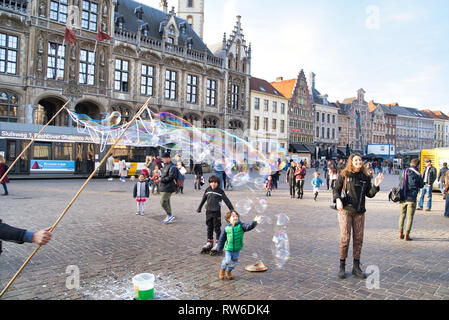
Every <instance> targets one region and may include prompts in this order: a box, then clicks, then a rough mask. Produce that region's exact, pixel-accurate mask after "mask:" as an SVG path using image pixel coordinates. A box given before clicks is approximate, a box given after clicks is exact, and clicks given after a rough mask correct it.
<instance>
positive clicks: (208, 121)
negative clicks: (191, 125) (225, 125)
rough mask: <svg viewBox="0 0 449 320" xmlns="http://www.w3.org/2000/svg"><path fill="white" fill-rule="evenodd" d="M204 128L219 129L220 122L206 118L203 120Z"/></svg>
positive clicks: (212, 118)
mask: <svg viewBox="0 0 449 320" xmlns="http://www.w3.org/2000/svg"><path fill="white" fill-rule="evenodd" d="M203 127H204V128H218V120H217V118H214V117H206V118H204V119H203Z"/></svg>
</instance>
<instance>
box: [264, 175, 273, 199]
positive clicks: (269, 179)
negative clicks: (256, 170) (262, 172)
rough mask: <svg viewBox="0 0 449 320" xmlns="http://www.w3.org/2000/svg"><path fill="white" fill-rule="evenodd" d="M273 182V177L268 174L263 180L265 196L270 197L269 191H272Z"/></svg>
mask: <svg viewBox="0 0 449 320" xmlns="http://www.w3.org/2000/svg"><path fill="white" fill-rule="evenodd" d="M273 187H274V183H273V177H272V176H268V177H267V180H265V190H266V191H267V192H266V193H265V196H267V197H271V191H273Z"/></svg>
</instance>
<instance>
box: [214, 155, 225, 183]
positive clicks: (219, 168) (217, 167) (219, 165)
mask: <svg viewBox="0 0 449 320" xmlns="http://www.w3.org/2000/svg"><path fill="white" fill-rule="evenodd" d="M214 174H215V175H216V176H217V177H219V178H220V185H219V187H220V189H223V176H224V174H225V170H224V161H223V159H217V160H215V162H214Z"/></svg>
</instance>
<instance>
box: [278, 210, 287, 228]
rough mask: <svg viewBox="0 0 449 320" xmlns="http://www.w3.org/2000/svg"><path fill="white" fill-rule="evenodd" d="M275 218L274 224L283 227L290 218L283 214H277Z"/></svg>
mask: <svg viewBox="0 0 449 320" xmlns="http://www.w3.org/2000/svg"><path fill="white" fill-rule="evenodd" d="M276 217H277V222H276V224H277V225H278V226H285V225H286V224H287V223H288V222H289V221H290V218H289V217H288V216H287V215H286V214H285V213H279V214H277V215H276Z"/></svg>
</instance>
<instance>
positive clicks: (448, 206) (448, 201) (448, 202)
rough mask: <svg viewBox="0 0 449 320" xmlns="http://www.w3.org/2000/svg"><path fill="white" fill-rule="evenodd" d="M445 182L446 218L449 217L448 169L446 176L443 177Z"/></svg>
mask: <svg viewBox="0 0 449 320" xmlns="http://www.w3.org/2000/svg"><path fill="white" fill-rule="evenodd" d="M443 180H444V181H443V183H444V189H443V191H444V195H443V199H444V200H445V205H444V217H445V218H449V170H448V171H446V175H445V176H444V179H443Z"/></svg>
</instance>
